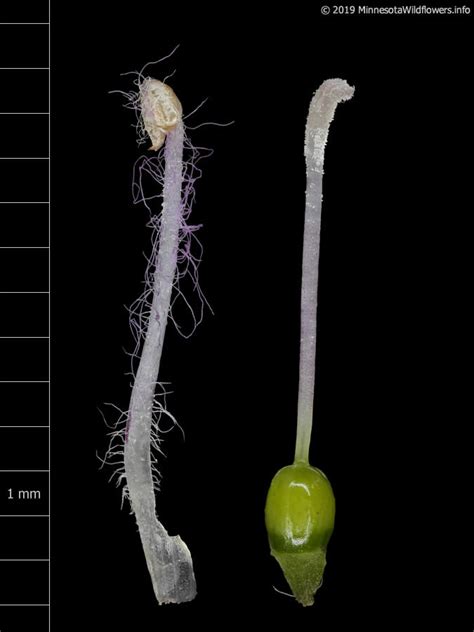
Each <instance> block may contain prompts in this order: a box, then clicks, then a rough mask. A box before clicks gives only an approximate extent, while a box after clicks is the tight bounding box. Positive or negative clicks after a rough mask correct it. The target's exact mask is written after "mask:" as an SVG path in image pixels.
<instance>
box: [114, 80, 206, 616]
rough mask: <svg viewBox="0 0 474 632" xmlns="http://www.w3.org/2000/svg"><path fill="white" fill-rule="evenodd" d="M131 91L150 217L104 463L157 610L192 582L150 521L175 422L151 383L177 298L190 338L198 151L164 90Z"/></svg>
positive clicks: (181, 548) (189, 590) (138, 175)
mask: <svg viewBox="0 0 474 632" xmlns="http://www.w3.org/2000/svg"><path fill="white" fill-rule="evenodd" d="M135 84H136V86H137V90H136V91H133V92H127V93H124V92H121V94H123V95H124V96H125V97H126V99H127V103H126V107H128V108H131V109H134V110H135V112H136V113H137V121H138V123H137V126H136V127H137V130H138V133H139V141H142V142H143V141H145V140H146V139H149V140H151V147H150V149H151V150H152V151H154V152H156V155H155V156H153V157H149V156H142V157H141V158H140V159H139V160H138V161H137V163H136V164H135V172H134V185H133V193H134V202H135V203H142V204H144V205H145V206H146V208H147V209H148V211H149V212H150V220H149V224H148V225H149V227H150V228H151V229H152V252H151V255H150V256H149V258H148V265H147V269H146V274H145V286H144V291H143V293H142V295H141V296H140V298H139V299H137V301H135V303H134V304H133V305H132V306H131V308H130V324H131V327H132V331H133V333H134V336H135V341H136V347H135V350H134V352H133V353H132V354H131V355H132V375H133V378H134V379H133V387H132V393H131V398H130V404H129V407H128V410H126V411H124V412H123V413H121V415H120V419H119V421H118V424H117V427H116V428H115V429H114V431H113V432H112V433H111V434H112V441H111V445H110V448H109V451H108V453H107V455H106V460H107V461H108V462H112V463H115V464H116V465H117V466H118V474H119V482H124V488H123V493H124V497H125V498H127V499H128V500H129V501H130V505H131V510H132V513H133V514H134V515H135V518H136V521H137V525H138V529H139V533H140V538H141V542H142V546H143V551H144V553H145V559H146V563H147V566H148V570H149V572H150V576H151V580H152V584H153V589H154V592H155V596H156V599H157V600H158V602H159V603H160V604H165V603H181V602H185V601H190V600H192V599H193V598H194V596H195V595H196V582H195V578H194V571H193V563H192V559H191V554H190V552H189V549H188V547H187V546H186V544H185V543H184V542H183V540H182V539H181V538H180V536H179V535H176V536H170V535H169V534H168V532H167V531H166V529H165V527H164V526H163V525H162V524H161V522H160V521H159V520H158V518H157V515H156V497H155V492H156V491H158V489H159V485H160V474H159V472H158V470H157V467H156V463H157V455H158V454H159V452H160V441H161V437H160V435H161V433H162V431H163V429H162V427H160V423H163V420H164V419H168V420H171V423H172V424H175V423H176V420H175V419H174V417H173V415H172V414H171V413H170V412H168V411H167V410H166V408H165V401H164V393H163V392H160V388H159V387H160V386H161V387H162V388H163V385H162V384H161V385H160V383H159V381H158V376H159V369H160V361H161V356H162V351H163V342H164V338H165V332H166V326H167V322H168V319H171V320H172V321H173V323H174V324H175V325H176V327H177V329H178V331H179V332H180V333H181V334H182V335H184V336H185V337H188V335H191V334H190V333H189V334H184V333H183V331H182V329H181V328H180V327H179V326H178V325H177V323H176V321H175V319H174V317H173V307H174V306H175V304H176V303H177V302H179V301H181V302H182V304H184V306H185V307H187V308H189V310H190V314H191V316H192V331H194V329H195V327H196V326H197V325H198V324H199V322H200V321H201V319H202V315H203V305H204V298H203V295H202V293H201V291H200V289H199V285H198V278H197V269H198V264H199V260H200V257H201V244H200V242H199V241H198V239H197V237H196V234H195V233H196V230H197V229H198V228H199V226H192V225H190V224H189V223H188V218H189V215H190V212H191V206H192V202H193V200H194V185H195V181H196V180H197V179H198V178H199V177H200V175H201V171H200V169H199V168H198V166H197V165H198V162H199V159H200V158H201V157H202V156H203V153H202V152H201V154H199V152H198V150H197V149H196V148H194V147H193V146H192V145H191V143H190V141H189V140H188V138H187V135H186V131H185V126H184V123H183V117H182V107H181V103H180V101H179V100H178V98H177V96H176V94H175V93H174V91H173V90H172V89H171V88H170V86H169V85H167V84H166V83H164V82H161V81H158V80H156V79H153V78H151V77H147V76H145V75H144V74H143V70H142V71H141V72H140V73H138V75H137V79H136V81H135ZM145 191H147V192H148V191H150V193H145ZM193 244H194V245H196V246H197V248H198V254H197V255H196V256H194V255H193V254H192V246H193ZM186 277H187V278H188V279H190V280H191V285H192V289H193V291H194V292H195V293H196V294H197V296H198V299H199V301H200V306H201V309H200V313H198V314H197V315H196V314H195V313H194V311H193V310H192V308H191V307H190V303H189V302H188V301H187V299H186V298H185V297H184V294H183V291H182V289H181V287H180V283H181V282H182V281H183V279H185V278H186ZM192 331H191V333H192Z"/></svg>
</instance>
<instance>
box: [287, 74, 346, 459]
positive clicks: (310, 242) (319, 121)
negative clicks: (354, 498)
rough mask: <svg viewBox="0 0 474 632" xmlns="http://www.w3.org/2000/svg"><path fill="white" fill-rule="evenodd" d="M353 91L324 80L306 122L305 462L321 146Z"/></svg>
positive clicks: (301, 449)
mask: <svg viewBox="0 0 474 632" xmlns="http://www.w3.org/2000/svg"><path fill="white" fill-rule="evenodd" d="M353 93H354V88H352V87H351V86H349V85H348V83H347V82H346V81H344V80H342V79H328V80H327V81H324V82H323V83H322V84H321V86H320V87H319V88H318V90H317V91H316V93H315V95H314V97H313V99H312V100H311V104H310V106H309V114H308V119H307V122H306V138H305V158H306V178H307V180H306V213H305V225H304V243H303V274H302V286H301V339H300V374H299V392H298V425H297V432H296V449H295V462H296V461H300V462H305V463H308V455H309V444H310V441H311V429H312V424H313V400H314V380H315V368H316V318H317V306H318V268H319V241H320V233H321V205H322V184H323V165H324V149H325V146H326V141H327V137H328V132H329V126H330V124H331V121H332V119H333V117H334V113H335V111H336V107H337V105H338V103H340V102H341V101H347V100H348V99H350V98H351V97H352V95H353Z"/></svg>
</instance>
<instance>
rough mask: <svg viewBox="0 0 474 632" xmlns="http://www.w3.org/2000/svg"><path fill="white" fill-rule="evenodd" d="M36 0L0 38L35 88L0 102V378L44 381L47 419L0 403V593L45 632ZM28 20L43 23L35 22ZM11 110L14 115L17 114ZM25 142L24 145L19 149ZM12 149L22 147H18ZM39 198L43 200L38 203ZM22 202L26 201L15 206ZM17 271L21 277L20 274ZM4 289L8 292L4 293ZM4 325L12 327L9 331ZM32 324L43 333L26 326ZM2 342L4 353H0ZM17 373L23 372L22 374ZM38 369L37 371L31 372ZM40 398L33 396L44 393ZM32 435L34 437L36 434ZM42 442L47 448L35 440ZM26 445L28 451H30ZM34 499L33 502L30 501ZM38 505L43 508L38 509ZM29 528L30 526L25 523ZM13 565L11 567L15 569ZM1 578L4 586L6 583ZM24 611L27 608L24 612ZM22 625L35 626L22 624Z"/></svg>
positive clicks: (10, 73) (42, 35) (42, 53)
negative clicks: (32, 318)
mask: <svg viewBox="0 0 474 632" xmlns="http://www.w3.org/2000/svg"><path fill="white" fill-rule="evenodd" d="M38 1H39V3H41V2H43V4H44V6H43V7H40V10H41V9H45V10H47V11H48V13H47V14H46V13H43V14H40V13H38V4H35V5H34V8H33V14H32V15H30V16H28V14H27V12H26V10H25V11H24V16H25V18H26V19H25V21H21V22H18V21H14V20H15V17H16V18H18V17H19V16H20V14H18V12H16V14H15V13H14V14H11V12H10V15H9V17H11V18H13V19H12V21H5V22H0V29H1V30H0V37H1V38H5V41H8V37H10V38H11V40H12V45H11V46H10V47H7V46H5V47H4V46H2V53H1V56H0V72H2V73H3V75H2V80H5V81H7V82H8V85H10V83H12V85H15V82H18V85H19V86H20V87H21V86H22V85H24V83H25V81H26V82H30V80H31V81H32V83H34V85H35V86H36V85H38V86H39V88H40V90H39V91H37V92H35V93H34V94H33V96H34V97H35V98H34V99H31V100H30V99H28V103H29V105H27V107H29V111H27V112H24V111H21V110H22V109H24V107H23V106H24V103H27V101H25V99H24V98H23V100H22V92H19V93H18V94H19V96H18V97H17V99H16V100H15V99H13V100H11V101H10V103H9V105H7V107H4V108H3V110H5V111H0V125H1V134H2V139H4V140H5V142H4V143H2V148H3V151H2V154H3V155H1V156H0V220H1V221H2V223H3V224H5V227H8V231H5V230H3V229H4V225H3V224H1V225H0V238H1V243H0V257H1V259H0V280H1V285H0V295H1V300H2V309H1V310H0V370H1V378H3V379H0V385H2V388H3V389H4V391H5V393H6V394H8V400H9V401H11V402H15V401H17V399H18V394H19V393H21V394H22V396H23V397H24V398H25V400H26V401H28V399H29V398H32V399H33V400H34V401H35V405H36V406H38V400H37V395H38V394H40V391H39V390H38V389H43V387H42V386H41V385H42V384H44V385H45V387H44V388H45V390H44V391H41V392H43V393H44V402H43V405H42V406H41V408H38V411H40V412H41V410H43V412H44V418H43V417H42V418H38V420H37V421H38V424H40V425H31V418H30V419H29V418H28V416H27V415H25V416H24V417H23V418H19V417H18V416H17V415H16V408H14V410H15V418H12V417H10V420H9V412H10V411H9V410H5V411H2V412H4V414H3V415H2V417H1V418H0V424H2V425H0V432H1V435H2V437H1V442H2V444H3V449H2V451H1V453H0V456H1V460H0V468H2V469H0V475H1V476H2V487H0V495H1V493H2V489H3V490H4V489H7V488H8V493H9V495H8V496H7V497H5V498H3V499H0V502H1V508H0V522H1V520H2V518H8V521H7V522H5V523H4V526H5V527H6V525H7V524H8V525H10V526H9V527H8V530H7V533H11V534H12V538H11V540H8V538H7V539H3V548H0V592H2V597H3V599H2V601H4V602H5V603H0V611H1V609H2V608H4V609H5V610H7V609H12V608H13V609H15V617H17V616H19V617H30V616H33V619H32V621H33V622H34V628H35V630H37V632H45V631H46V630H48V632H50V631H51V613H50V608H51V558H50V551H51V523H50V517H51V513H50V512H51V500H50V497H51V476H50V472H51V413H50V397H51V382H50V380H51V369H50V362H51V339H50V336H51V293H50V288H51V252H50V246H51V209H50V190H51V166H50V160H51V116H50V112H51V29H50V14H51V0H38ZM2 13H3V11H2ZM4 15H5V13H4ZM35 16H38V21H28V17H30V19H31V18H33V19H34V17H35ZM46 16H48V17H47V21H45V19H46ZM21 17H23V15H21ZM21 17H20V19H21ZM41 18H42V20H41ZM2 27H5V28H2ZM10 27H11V28H10ZM35 27H40V28H38V29H36V28H35ZM13 34H14V35H13ZM46 50H47V57H46ZM46 64H47V65H46ZM30 78H32V79H30ZM43 88H44V91H43ZM16 109H18V111H16ZM15 117H21V119H19V118H15ZM45 117H47V118H45ZM46 126H47V127H46ZM13 130H17V132H19V133H18V134H17V136H16V138H15V137H14V136H13ZM30 132H32V135H33V141H34V140H35V138H36V137H37V138H38V140H39V142H38V143H37V144H35V143H34V142H33V143H32V144H31V146H32V147H35V149H34V150H32V151H31V153H32V154H34V153H37V154H38V155H36V156H35V155H31V156H29V155H28V154H29V153H30V152H29V151H28V147H30V144H28V143H25V142H23V139H28V140H29V139H30ZM46 132H47V135H46ZM22 147H23V151H22V149H21V148H22ZM25 147H26V148H27V149H26V150H25ZM17 153H18V154H19V155H15V154H17ZM25 154H26V155H25ZM25 173H26V174H27V175H29V174H30V173H32V174H33V180H32V182H33V186H32V187H30V188H29V189H26V188H24V185H23V179H24V175H23V174H25ZM22 191H23V196H24V197H27V198H28V197H31V199H30V200H28V199H26V200H22V199H21V198H22V197H23V196H22V194H21V192H22ZM10 198H13V199H10ZM41 205H43V207H44V208H43V209H42V208H41ZM22 206H24V207H25V208H21V207H22ZM27 209H31V210H27ZM46 213H47V219H46ZM30 220H32V221H30ZM43 220H44V221H47V226H46V224H42V222H43ZM42 225H43V226H44V231H42V229H41V226H42ZM38 227H39V228H38ZM46 244H47V245H46ZM23 266H24V267H25V269H28V270H34V271H35V272H36V274H37V276H36V277H35V278H36V279H37V280H36V281H35V278H34V279H33V283H29V284H28V285H27V287H26V288H25V287H24V286H25V283H24V282H22V274H21V269H22V268H23ZM46 275H47V276H46ZM16 279H18V282H17V281H16ZM42 279H43V280H42ZM46 279H47V285H46ZM2 285H3V287H2ZM36 295H46V296H45V299H44V303H43V302H42V301H43V299H42V298H41V296H37V298H35V296H36ZM9 296H11V299H10V298H9ZM22 296H23V297H24V298H22ZM29 297H31V299H30V298H29ZM30 301H31V302H30ZM36 301H40V302H41V305H43V307H42V309H43V310H46V309H47V314H46V312H44V318H45V320H44V323H45V325H44V328H43V329H42V328H41V327H36V328H34V329H31V328H30V331H28V330H26V331H25V327H24V325H23V324H22V321H21V319H17V318H16V317H15V315H16V314H17V313H20V314H21V310H20V309H19V308H18V306H19V305H20V306H22V307H23V306H24V305H27V306H31V307H30V308H31V309H33V310H35V309H36V305H37V303H36ZM38 305H40V303H38ZM41 305H40V307H41ZM2 311H3V313H4V314H7V316H8V318H5V320H4V318H2V313H1V312H2ZM37 313H41V312H37ZM46 316H47V318H46ZM46 322H47V329H46ZM10 333H11V334H15V335H8V334H10ZM30 333H31V334H34V333H38V334H43V335H28V334H30ZM22 334H25V335H22ZM46 334H47V335H46ZM42 340H44V341H46V342H44V343H43V342H41V341H42ZM18 349H22V350H23V349H25V350H30V349H31V350H34V351H32V354H31V357H32V359H34V360H35V361H36V349H37V352H38V358H37V359H38V362H39V365H38V366H41V365H42V363H43V364H44V370H43V371H35V370H30V371H26V372H25V370H23V365H22V364H18V366H16V360H15V354H17V355H18V352H17V350H18ZM4 351H5V352H6V353H3V352H4ZM5 358H6V359H5ZM9 358H10V359H9ZM2 360H3V363H2ZM46 361H47V368H46V364H45V362H46ZM33 364H34V362H33ZM10 365H11V366H10ZM23 377H24V378H25V379H21V378H23ZM35 377H37V378H42V379H33V378H35ZM9 378H15V379H9ZM46 378H47V379H46ZM10 385H11V386H10ZM35 385H39V386H35ZM12 389H14V390H12ZM31 389H35V390H31ZM42 399H43V398H40V400H41V401H42ZM46 406H47V408H46ZM2 421H4V423H2ZM14 421H18V424H17V425H11V424H12V422H14ZM23 433H24V434H23ZM42 433H44V434H42ZM40 437H43V438H44V444H42V443H41V442H42V441H43V439H40ZM46 438H47V441H46ZM37 439H38V440H39V441H40V442H39V443H38V442H37ZM41 445H43V446H44V447H43V448H41ZM46 445H47V448H46ZM18 446H21V448H20V452H22V453H24V454H29V448H30V449H32V448H31V446H34V450H36V451H37V453H38V455H39V457H40V458H39V460H38V459H37V458H34V459H29V458H28V459H25V458H23V459H22V460H18V459H16V457H15V455H16V453H17V452H16V448H18ZM6 448H8V449H6ZM42 449H43V450H44V449H47V450H48V453H47V455H46V454H45V453H43V456H44V461H43V460H42V452H41V450H42ZM31 454H32V455H33V452H31ZM36 456H37V455H36ZM22 466H23V468H22ZM25 466H26V468H27V467H28V466H30V467H31V468H32V469H24V468H25ZM35 466H36V467H35ZM46 479H47V480H46ZM39 490H41V492H40V491H39ZM40 493H41V496H40ZM46 496H47V498H46ZM25 499H26V500H25ZM37 499H41V500H37ZM35 502H38V503H39V504H36V505H35V504H34V503H35ZM26 503H28V504H26ZM28 509H29V511H28ZM35 510H36V511H35ZM43 510H44V511H43ZM41 511H42V513H39V512H41ZM23 518H25V519H26V522H25V525H29V524H30V521H31V525H35V524H36V523H35V522H34V520H35V519H36V520H37V519H39V518H44V519H46V520H47V523H44V522H42V521H41V522H40V523H39V524H43V525H44V535H41V533H42V531H43V530H42V529H41V530H40V532H39V533H36V540H37V543H38V546H36V540H35V541H34V542H33V546H31V544H30V546H29V547H27V548H25V547H24V545H23V544H22V541H21V540H19V541H18V542H16V538H15V537H13V536H15V535H16V524H17V522H16V521H20V520H22V519H23ZM2 528H3V527H2ZM26 528H27V529H29V527H28V526H27V527H26ZM31 529H32V532H31V535H32V536H33V534H34V533H35V532H36V526H32V527H31ZM21 533H23V531H19V534H20V535H21ZM45 538H47V540H45ZM42 542H43V543H44V545H43V544H42ZM46 543H47V546H48V549H47V550H46V548H45V547H46ZM1 546H2V538H0V547H1ZM41 548H43V550H41ZM35 555H37V557H35ZM36 563H38V564H36ZM28 565H31V567H30V568H32V569H33V568H34V569H38V570H37V571H36V570H35V571H34V572H33V576H32V577H30V582H29V583H25V582H24V581H23V580H22V576H23V574H24V573H27V572H28V573H29V572H30V571H29V570H28ZM43 565H44V566H43ZM16 568H18V570H15V569H16ZM17 578H19V579H17ZM5 580H6V581H5ZM4 587H5V588H7V590H4ZM35 608H38V612H37V613H35V611H34V609H35ZM22 609H24V612H21V611H22ZM39 609H41V612H43V615H44V620H43V619H42V620H41V621H42V625H43V627H41V625H38V624H37V623H39V622H37V617H39V616H40V610H39ZM28 612H29V613H34V614H27V613H28ZM20 613H21V614H20ZM43 615H42V616H43ZM22 620H23V619H22ZM46 621H47V623H46ZM46 625H47V627H46ZM3 627H4V624H3V619H2V617H1V616H0V631H1V632H3ZM5 629H6V628H5ZM22 629H23V628H22ZM25 629H27V628H25ZM28 629H33V628H31V626H28Z"/></svg>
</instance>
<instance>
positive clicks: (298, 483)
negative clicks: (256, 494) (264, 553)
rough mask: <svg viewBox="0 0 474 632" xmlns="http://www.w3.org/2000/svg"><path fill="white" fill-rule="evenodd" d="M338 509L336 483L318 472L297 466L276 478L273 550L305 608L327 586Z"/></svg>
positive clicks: (268, 516) (270, 502) (271, 501)
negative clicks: (333, 485) (328, 558)
mask: <svg viewBox="0 0 474 632" xmlns="http://www.w3.org/2000/svg"><path fill="white" fill-rule="evenodd" d="M335 510H336V505H335V500H334V494H333V491H332V488H331V484H330V483H329V481H328V479H327V478H326V476H325V475H324V474H323V473H322V472H321V471H320V470H318V469H317V468H315V467H311V466H310V465H307V464H305V463H295V464H294V465H289V466H287V467H284V468H282V469H281V470H279V472H277V474H276V475H275V477H274V479H273V481H272V484H271V486H270V490H269V492H268V496H267V503H266V507H265V523H266V526H267V532H268V539H269V541H270V549H271V553H272V555H273V556H274V557H275V558H276V559H277V561H278V563H279V564H280V566H281V568H282V570H283V573H284V575H285V578H286V580H287V582H288V584H289V585H290V587H291V590H292V592H293V594H294V596H295V597H296V599H297V600H298V601H299V602H300V603H301V604H302V605H304V606H310V605H312V604H313V601H314V593H315V592H316V590H317V589H318V588H319V586H320V585H321V581H322V577H323V572H324V567H325V566H326V547H327V544H328V542H329V539H330V537H331V534H332V532H333V529H334V516H335Z"/></svg>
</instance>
